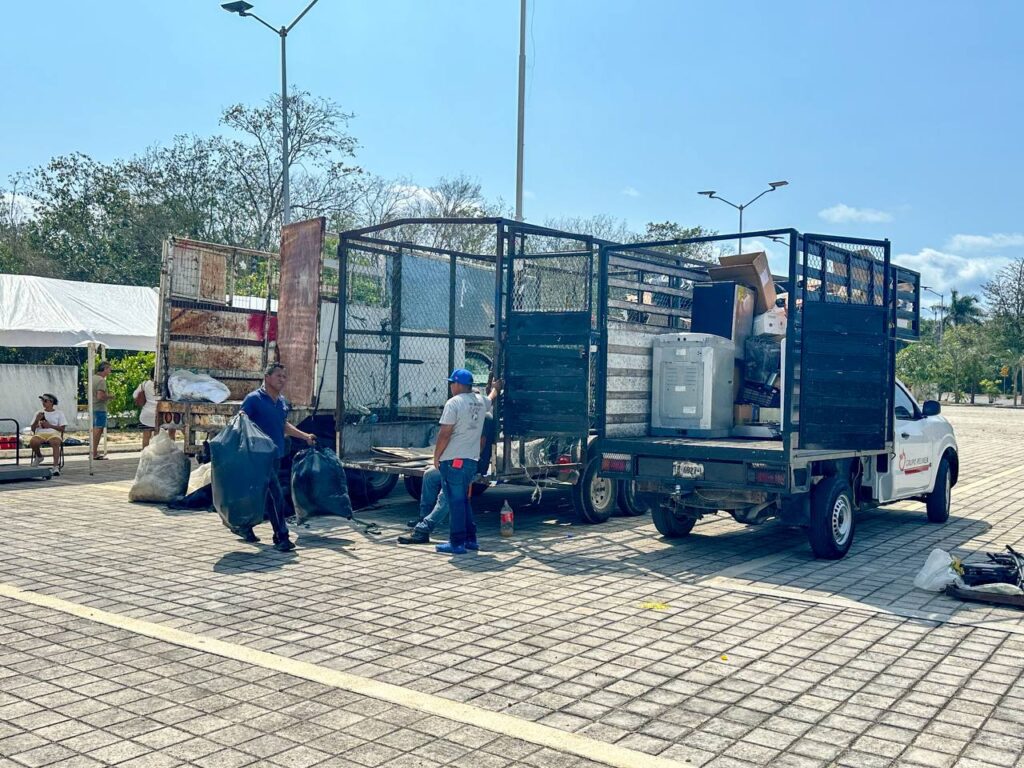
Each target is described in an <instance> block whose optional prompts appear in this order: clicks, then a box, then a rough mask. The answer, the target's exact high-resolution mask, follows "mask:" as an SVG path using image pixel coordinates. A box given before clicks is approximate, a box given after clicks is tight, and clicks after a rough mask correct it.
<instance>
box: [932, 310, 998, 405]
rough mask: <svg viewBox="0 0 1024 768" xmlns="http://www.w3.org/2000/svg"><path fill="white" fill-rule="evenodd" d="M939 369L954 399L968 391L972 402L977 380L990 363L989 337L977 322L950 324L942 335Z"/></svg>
mask: <svg viewBox="0 0 1024 768" xmlns="http://www.w3.org/2000/svg"><path fill="white" fill-rule="evenodd" d="M940 352H941V354H940V357H939V372H940V377H941V380H942V381H943V382H944V384H945V388H946V390H947V391H949V392H951V393H952V394H953V397H954V399H955V400H956V402H960V401H961V400H962V399H963V397H964V396H965V395H969V396H970V398H971V402H972V403H973V402H974V398H975V395H976V394H977V393H978V390H979V382H980V381H981V379H982V377H984V376H985V374H986V373H987V372H988V370H989V369H990V368H991V367H992V364H991V359H990V344H989V339H988V337H987V336H986V334H985V333H984V331H983V329H982V328H981V327H980V326H977V325H961V326H956V327H954V328H952V329H951V330H950V331H948V332H947V333H946V334H944V335H943V337H942V346H941V348H940Z"/></svg>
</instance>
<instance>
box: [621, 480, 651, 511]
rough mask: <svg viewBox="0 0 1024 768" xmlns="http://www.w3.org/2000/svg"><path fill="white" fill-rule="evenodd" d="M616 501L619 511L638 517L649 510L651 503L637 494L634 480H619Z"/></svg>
mask: <svg viewBox="0 0 1024 768" xmlns="http://www.w3.org/2000/svg"><path fill="white" fill-rule="evenodd" d="M616 501H617V502H618V505H619V512H621V513H622V514H624V515H626V516H627V517H639V516H640V515H646V514H647V513H648V512H650V511H651V505H650V504H649V503H648V502H647V500H646V499H645V498H644V497H643V496H640V495H638V494H637V492H636V481H635V480H620V481H619V493H618V498H617V499H616Z"/></svg>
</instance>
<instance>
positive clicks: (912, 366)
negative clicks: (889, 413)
mask: <svg viewBox="0 0 1024 768" xmlns="http://www.w3.org/2000/svg"><path fill="white" fill-rule="evenodd" d="M896 375H897V376H898V377H899V378H900V380H901V381H902V382H903V383H904V384H907V385H908V386H909V387H910V388H911V389H912V390H913V391H914V393H915V394H918V393H927V392H930V391H931V389H932V388H933V387H934V386H936V385H937V384H938V381H939V378H940V377H939V349H938V347H936V346H935V345H934V344H932V343H931V342H930V341H921V342H917V343H914V344H910V345H909V346H907V347H904V348H903V349H901V350H900V351H899V352H898V353H897V354H896Z"/></svg>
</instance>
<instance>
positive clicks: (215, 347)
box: [168, 341, 263, 373]
mask: <svg viewBox="0 0 1024 768" xmlns="http://www.w3.org/2000/svg"><path fill="white" fill-rule="evenodd" d="M168 358H169V362H170V366H171V368H187V369H189V370H192V371H207V372H211V373H212V372H213V371H214V370H217V371H241V372H244V373H247V372H256V371H259V370H260V366H261V365H262V362H263V347H257V346H246V345H242V344H222V343H210V344H204V343H202V342H194V341H183V342H172V343H171V345H170V349H169V350H168Z"/></svg>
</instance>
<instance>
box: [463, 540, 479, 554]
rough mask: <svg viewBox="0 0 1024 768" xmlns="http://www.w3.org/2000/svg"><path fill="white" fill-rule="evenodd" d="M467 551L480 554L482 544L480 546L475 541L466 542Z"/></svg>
mask: <svg viewBox="0 0 1024 768" xmlns="http://www.w3.org/2000/svg"><path fill="white" fill-rule="evenodd" d="M466 550H467V551H469V552H479V551H480V544H478V543H477V542H475V541H467V542H466Z"/></svg>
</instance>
